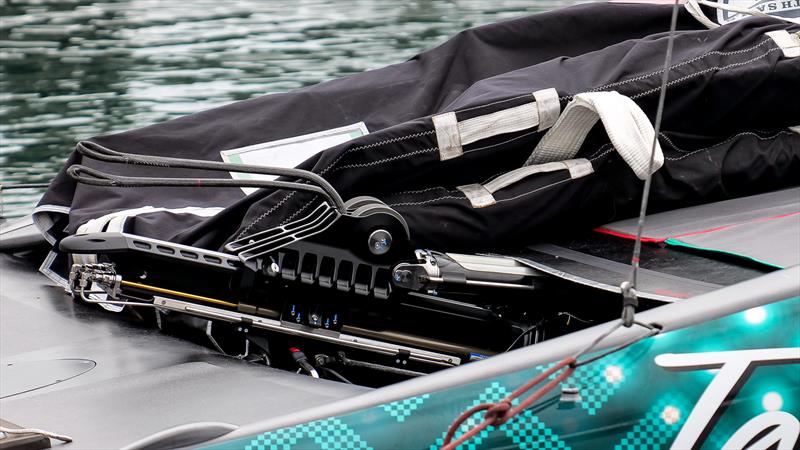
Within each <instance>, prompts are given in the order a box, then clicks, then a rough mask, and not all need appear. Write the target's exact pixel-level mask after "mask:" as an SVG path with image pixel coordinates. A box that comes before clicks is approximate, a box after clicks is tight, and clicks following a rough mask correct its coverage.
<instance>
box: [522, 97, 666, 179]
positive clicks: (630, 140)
mask: <svg viewBox="0 0 800 450" xmlns="http://www.w3.org/2000/svg"><path fill="white" fill-rule="evenodd" d="M598 119H599V120H600V121H601V122H602V123H603V127H605V130H606V133H607V134H608V137H609V139H610V140H611V143H612V144H613V145H614V148H615V149H616V150H617V152H618V153H619V154H620V155H621V156H622V158H623V159H624V160H625V162H626V163H628V165H629V166H630V167H631V169H633V172H634V173H635V174H636V176H637V177H639V178H640V179H642V180H644V179H645V178H647V176H648V175H650V174H649V173H648V166H649V164H650V151H651V148H652V145H653V138H654V136H655V130H654V129H653V125H652V124H651V123H650V120H649V119H648V118H647V115H645V113H644V111H642V110H641V108H639V106H638V105H637V104H636V102H634V101H633V100H631V99H630V98H628V97H625V96H623V95H621V94H619V93H618V92H614V91H612V92H587V93H583V94H577V95H576V96H575V98H574V99H573V100H572V101H571V102H570V103H569V104H568V105H567V107H566V108H565V109H564V113H563V114H562V115H561V117H559V119H558V121H557V122H556V124H555V125H554V126H553V128H551V129H550V131H548V132H547V134H545V135H544V137H542V140H541V141H539V145H537V146H536V148H535V149H534V150H533V153H532V154H531V156H530V157H529V158H528V161H526V162H525V165H526V166H527V165H534V164H544V163H548V162H553V161H563V160H567V159H572V158H574V157H575V155H577V154H578V150H580V148H581V145H583V141H584V140H585V139H586V136H587V135H588V134H589V130H591V129H592V127H593V126H594V125H595V123H597V120H598ZM663 164H664V154H663V152H662V151H661V145H659V143H658V142H656V146H655V156H654V158H653V172H655V171H656V170H658V169H659V168H660V167H661V166H662V165H663Z"/></svg>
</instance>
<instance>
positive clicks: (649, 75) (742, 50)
mask: <svg viewBox="0 0 800 450" xmlns="http://www.w3.org/2000/svg"><path fill="white" fill-rule="evenodd" d="M769 42H772V39H771V38H770V39H764V40H763V41H761V42H759V43H758V44H756V45H754V46H752V47H749V48H743V49H739V50H731V51H729V52H722V51H719V50H713V51H710V52H708V53H703V54H702V55H698V56H695V57H694V58H692V59H689V60H686V61H681V62H679V63H676V64H674V65H672V66H670V67H669V69H668V70H670V71H671V70H672V69H677V68H678V67H681V66H684V65H686V64H691V63H693V62H697V61H699V60H701V59H704V58H706V57H707V56H711V55H719V56H731V55H738V54H741V53H747V52H749V51H752V50H755V49H757V48H759V47H761V46H763V45H764V44H766V43H769ZM661 73H664V69H661V70H659V71H656V72H651V73H649V74H646V75H639V76H637V77H634V78H631V79H629V80H622V81H616V82H614V83H609V84H605V85H603V86H600V87H597V88H593V89H590V90H589V91H586V92H595V91H598V90H602V89H608V88H609V87H615V86H621V85H624V84H628V83H632V82H634V81H640V80H643V79H645V78H648V77H652V76H655V75H659V74H661ZM529 95H530V94H521V95H518V96H516V97H511V98H507V99H504V100H496V101H494V102H491V103H487V104H485V105H477V106H471V107H469V108H465V109H460V110H458V111H456V112H457V113H461V112H466V111H472V110H474V109H478V108H484V107H487V106H493V105H499V104H501V103H505V102H510V101H513V100H519V99H521V98H527V97H528V96H529ZM574 95H575V94H574V93H573V94H568V95H564V96H562V97H559V100H570V99H572V97H573V96H574Z"/></svg>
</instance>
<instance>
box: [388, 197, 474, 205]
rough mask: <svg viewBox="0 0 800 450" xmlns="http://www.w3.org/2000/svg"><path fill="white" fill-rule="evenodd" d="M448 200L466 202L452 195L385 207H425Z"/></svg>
mask: <svg viewBox="0 0 800 450" xmlns="http://www.w3.org/2000/svg"><path fill="white" fill-rule="evenodd" d="M448 199H452V200H466V199H467V198H466V197H456V196H453V195H445V196H444V197H437V198H432V199H430V200H422V201H419V202H404V203H389V204H387V205H386V206H420V205H425V204H428V203H433V202H437V201H439V200H448Z"/></svg>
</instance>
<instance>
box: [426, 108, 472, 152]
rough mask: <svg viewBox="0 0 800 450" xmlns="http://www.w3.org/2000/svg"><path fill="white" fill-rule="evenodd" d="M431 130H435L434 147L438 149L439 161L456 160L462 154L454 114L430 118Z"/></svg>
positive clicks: (456, 120)
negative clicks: (431, 121) (431, 122)
mask: <svg viewBox="0 0 800 450" xmlns="http://www.w3.org/2000/svg"><path fill="white" fill-rule="evenodd" d="M431 120H433V128H435V129H436V145H437V146H438V147H439V159H440V160H441V161H445V160H447V159H453V158H458V157H459V156H461V155H462V154H464V149H463V148H461V134H460V133H459V132H458V119H456V113H454V112H447V113H444V114H439V115H438V116H433V117H431Z"/></svg>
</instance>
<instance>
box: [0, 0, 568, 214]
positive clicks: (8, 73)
mask: <svg viewBox="0 0 800 450" xmlns="http://www.w3.org/2000/svg"><path fill="white" fill-rule="evenodd" d="M566 3H574V1H568V0H563V1H532V0H493V1H485V0H467V1H464V0H458V1H454V0H450V1H446V0H420V1H408V2H404V1H388V0H382V1H366V0H364V1H358V0H347V1H336V0H307V1H296V2H295V1H282V2H277V1H263V0H240V1H227V0H226V1H210V0H192V1H178V0H169V1H166V0H125V1H119V2H104V3H97V2H91V1H80V0H22V1H19V0H16V1H14V0H0V8H1V9H2V12H0V15H2V17H0V95H2V96H1V97H0V168H1V169H2V173H0V182H2V183H31V182H46V181H48V180H50V179H51V178H52V177H53V175H55V172H56V171H57V170H58V168H59V167H60V166H61V164H62V163H63V162H64V160H65V158H66V157H67V155H68V154H69V152H70V150H71V148H72V146H73V145H74V143H75V141H76V140H79V139H84V138H87V137H90V136H94V135H98V134H104V133H111V132H118V131H123V130H126V129H130V128H135V127H141V126H144V125H147V124H151V123H155V122H161V121H164V120H167V119H171V118H174V117H177V116H181V115H184V114H188V113H192V112H196V111H200V110H203V109H208V108H212V107H214V106H218V105H222V104H225V103H229V102H232V101H236V100H243V99H247V98H250V97H254V96H259V95H263V94H267V93H273V92H281V91H287V90H290V89H295V88H298V87H302V86H307V85H310V84H315V83H319V82H320V81H324V80H328V79H331V78H336V77H341V76H344V75H348V74H351V73H355V72H360V71H363V70H367V69H373V68H377V67H381V66H384V65H387V64H392V63H397V62H401V61H403V60H405V59H407V58H409V57H410V56H412V55H414V54H415V53H417V52H419V51H421V50H423V49H426V48H430V47H432V46H434V45H436V44H438V43H440V42H442V41H444V40H445V39H446V38H447V37H448V36H451V35H453V34H455V33H456V32H458V31H459V30H461V29H464V28H467V27H471V26H475V25H479V24H482V23H488V22H493V21H497V20H501V19H504V18H509V17H514V16H518V15H521V14H525V13H526V12H533V11H541V10H546V9H552V8H555V7H557V6H562V5H564V4H566ZM41 192H42V190H41V189H25V190H7V191H5V192H0V194H1V195H2V198H0V200H1V201H2V205H3V213H2V215H5V216H6V217H15V216H19V215H23V214H25V213H27V212H29V211H30V208H31V207H32V206H33V204H35V203H36V201H37V200H38V198H39V196H40V195H41Z"/></svg>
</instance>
